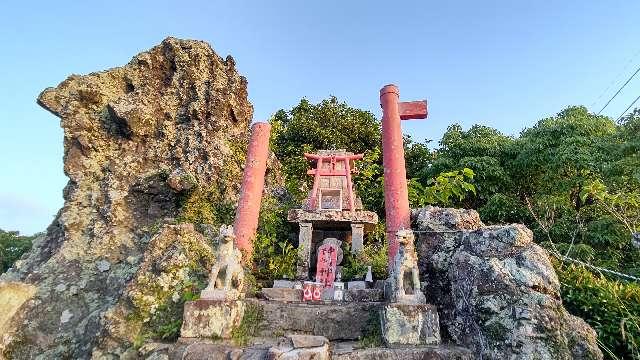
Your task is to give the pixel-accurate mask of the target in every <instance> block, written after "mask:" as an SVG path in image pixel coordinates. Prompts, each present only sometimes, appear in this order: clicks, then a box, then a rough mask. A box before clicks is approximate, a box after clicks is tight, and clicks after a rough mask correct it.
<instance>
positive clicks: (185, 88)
mask: <svg viewBox="0 0 640 360" xmlns="http://www.w3.org/2000/svg"><path fill="white" fill-rule="evenodd" d="M38 103H39V104H40V105H41V106H43V107H44V108H45V109H47V110H49V111H50V112H52V113H53V114H55V115H56V116H58V117H59V118H60V123H61V126H62V128H63V130H64V171H65V174H66V175H67V176H68V177H69V183H68V185H67V186H66V188H65V190H64V193H63V195H64V199H65V204H64V207H63V208H62V209H61V210H60V212H59V213H58V215H57V216H56V218H55V220H54V221H53V223H52V224H51V225H50V226H49V228H48V229H47V233H46V235H45V236H43V237H41V238H39V239H37V240H35V241H34V246H33V250H32V251H31V252H29V253H28V254H27V255H26V256H25V257H24V258H23V259H22V260H20V261H19V262H18V263H17V265H16V266H15V267H14V268H12V269H10V270H9V271H8V272H7V273H5V274H3V275H2V276H1V277H0V284H6V283H8V282H13V283H17V284H22V285H21V286H26V287H33V288H34V289H35V291H34V294H33V296H32V297H31V298H30V300H28V301H25V302H24V303H23V304H22V305H21V306H19V309H18V310H16V311H15V314H14V315H13V316H11V318H10V319H9V320H7V322H6V324H5V326H6V332H5V335H6V336H5V337H4V338H3V341H2V343H0V353H2V354H5V356H13V357H15V358H32V357H35V356H36V355H38V356H41V357H43V358H60V357H65V356H66V357H70V358H77V359H83V358H89V357H91V356H92V354H93V355H94V356H97V355H96V354H100V355H101V356H105V357H109V356H115V357H117V356H121V355H122V351H123V349H126V348H127V346H131V344H130V340H131V339H130V338H131V336H124V337H119V336H118V334H119V333H120V332H121V331H129V330H136V329H133V327H132V325H131V324H132V323H129V322H126V321H123V320H122V319H127V318H130V317H131V316H133V315H131V312H132V311H133V310H135V309H143V308H146V309H147V310H148V311H149V312H151V310H152V309H153V308H154V304H155V301H156V300H158V301H160V299H155V300H153V301H151V300H150V299H149V298H147V296H152V297H153V295H150V294H149V293H147V292H146V291H147V289H143V288H142V287H146V286H148V287H149V289H155V290H153V291H159V289H160V288H162V289H165V288H166V286H174V285H176V284H182V283H183V282H184V281H185V279H187V277H191V272H190V271H185V270H183V269H184V268H185V266H186V267H187V268H189V266H188V265H189V262H191V261H194V259H200V260H202V262H203V264H205V265H206V261H204V259H206V258H207V257H208V256H209V255H205V254H204V253H208V252H209V251H210V250H206V251H205V250H203V249H205V247H206V246H208V245H207V244H208V243H209V242H210V239H209V238H207V237H203V236H202V235H199V234H198V231H196V230H195V228H193V226H191V227H189V226H190V225H188V224H184V225H180V226H177V227H171V226H173V225H167V224H174V223H175V222H176V221H178V220H179V219H183V218H184V217H183V216H182V214H183V212H184V209H183V208H182V207H183V205H184V203H185V202H184V199H185V198H188V197H189V196H190V194H191V193H193V192H194V191H196V190H197V189H206V188H210V187H211V186H216V185H224V186H218V189H217V191H218V193H217V197H216V199H217V200H220V201H224V202H225V203H234V202H235V201H236V200H237V197H238V191H239V187H240V174H241V172H242V164H243V162H244V158H243V157H242V156H239V155H238V154H239V153H244V149H245V148H246V143H247V139H248V136H249V134H248V132H249V123H250V121H251V117H252V112H253V109H252V106H251V104H250V103H249V101H248V99H247V81H246V79H245V78H244V77H242V76H240V75H239V74H238V72H237V71H236V69H235V63H234V60H233V59H232V58H231V57H227V58H226V59H223V58H221V57H220V56H218V55H217V54H216V53H215V52H214V51H213V50H212V49H211V47H210V46H209V45H208V44H206V43H204V42H201V41H192V40H179V39H175V38H167V39H165V40H164V41H163V42H162V43H161V44H160V45H158V46H156V47H154V48H152V49H150V50H149V51H145V52H143V53H140V54H138V55H136V56H135V57H134V58H133V59H132V60H131V61H130V62H129V63H128V64H127V65H125V66H122V67H117V68H113V69H110V70H106V71H102V72H97V73H91V74H88V75H72V76H70V77H69V78H67V79H66V80H65V81H63V82H62V83H60V84H59V85H58V86H57V87H55V88H49V89H46V90H45V91H43V92H42V93H41V94H40V96H39V98H38ZM172 175H173V176H172ZM215 225H219V224H215ZM158 231H160V233H159V234H157V235H156V233H158ZM188 239H191V240H188ZM192 240H193V241H192ZM173 241H175V244H172V245H171V246H173V247H167V248H166V249H165V251H166V252H165V251H157V249H158V248H159V246H160V245H161V244H164V243H167V244H170V243H172V242H173ZM190 241H191V242H190ZM161 247H162V246H160V248H161ZM196 249H200V250H202V251H203V253H197V254H194V253H193V252H194V251H196ZM198 251H199V250H198ZM211 259H213V258H211ZM165 260H166V261H167V262H168V263H166V264H165V263H163V261H165ZM200 260H197V261H200ZM161 263H162V266H160V267H157V266H159V264H161ZM148 264H156V265H153V266H152V267H151V268H146V266H148ZM145 274H146V275H145ZM152 274H156V275H158V276H160V277H159V278H157V279H152V278H145V276H149V277H151V276H153V275H152ZM145 279H146V281H147V283H145ZM61 284H62V285H63V286H61ZM4 288H5V289H6V286H5V287H4ZM2 296H5V290H2V289H0V297H2ZM155 296H158V294H156V295H155ZM163 296H164V295H163ZM166 296H169V297H170V298H174V294H171V293H167V294H166ZM147 300H149V301H148V302H147ZM161 300H162V301H163V302H164V301H166V300H167V299H165V298H162V299H161ZM169 300H170V301H171V299H169ZM125 302H130V304H128V305H127V306H124V303H125ZM157 306H160V305H157ZM157 309H158V308H157V307H156V311H157ZM143 313H144V311H143ZM114 319H115V320H114ZM116 320H117V321H116ZM121 320H122V321H121ZM143 320H144V318H143ZM149 321H152V319H151V318H150V320H149ZM142 323H144V322H142ZM143 325H144V324H139V326H140V329H142V328H143ZM118 327H121V330H117V329H116V328H118ZM131 333H132V334H136V333H137V332H136V331H132V332H131ZM128 335H131V334H128ZM9 352H11V354H9Z"/></svg>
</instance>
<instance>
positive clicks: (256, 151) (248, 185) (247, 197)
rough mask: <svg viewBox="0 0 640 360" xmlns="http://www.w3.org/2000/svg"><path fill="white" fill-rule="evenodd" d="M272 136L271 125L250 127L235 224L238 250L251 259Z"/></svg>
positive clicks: (257, 124) (263, 124) (256, 124)
mask: <svg viewBox="0 0 640 360" xmlns="http://www.w3.org/2000/svg"><path fill="white" fill-rule="evenodd" d="M270 133H271V125H269V124H268V123H255V124H253V126H252V127H251V139H250V140H249V148H248V149H247V160H246V162H245V165H244V174H243V176H242V186H241V188H240V200H239V201H238V209H237V210H236V218H235V221H234V223H233V232H234V234H235V236H236V247H237V248H238V249H240V250H241V251H242V252H243V255H244V256H246V258H247V259H250V258H251V255H252V254H253V238H254V237H255V234H256V230H257V229H258V216H259V215H260V203H261V201H262V190H263V189H264V176H265V172H266V170H267V158H268V156H269V135H270Z"/></svg>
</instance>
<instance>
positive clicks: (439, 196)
mask: <svg viewBox="0 0 640 360" xmlns="http://www.w3.org/2000/svg"><path fill="white" fill-rule="evenodd" d="M474 175H475V173H474V172H473V170H471V169H469V168H464V169H462V170H456V171H449V172H444V173H440V174H438V175H437V176H436V177H435V178H433V179H430V180H429V181H427V184H426V186H425V185H422V184H421V183H420V182H418V180H416V179H411V181H409V201H410V203H411V205H412V206H417V207H420V206H424V205H427V204H431V205H440V206H452V205H454V204H457V203H460V202H461V201H462V200H464V199H465V198H466V197H467V196H468V194H469V193H473V194H474V195H475V193H476V187H475V186H474V185H473V184H471V183H470V182H469V181H472V180H473V177H474Z"/></svg>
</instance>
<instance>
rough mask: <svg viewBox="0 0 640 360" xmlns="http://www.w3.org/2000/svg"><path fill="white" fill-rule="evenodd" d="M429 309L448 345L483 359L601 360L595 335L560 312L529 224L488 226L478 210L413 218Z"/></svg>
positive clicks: (554, 281) (433, 211)
mask: <svg viewBox="0 0 640 360" xmlns="http://www.w3.org/2000/svg"><path fill="white" fill-rule="evenodd" d="M412 221H413V229H414V230H416V232H417V235H418V237H417V241H416V248H417V251H418V257H419V259H420V273H421V275H422V276H423V277H424V279H426V286H425V288H424V292H425V295H426V297H427V302H428V303H431V304H436V305H437V306H438V310H439V313H440V324H441V332H442V337H443V341H447V340H449V341H453V342H455V343H457V344H459V345H462V346H466V347H469V348H471V349H473V350H474V352H475V353H476V356H478V357H481V358H483V359H601V358H602V354H601V352H600V350H599V349H598V346H597V344H596V333H595V331H594V330H593V329H592V328H591V327H589V326H588V325H587V324H586V323H585V322H584V321H583V320H582V319H580V318H578V317H575V316H572V315H570V314H569V313H568V312H567V311H566V310H565V309H564V307H563V306H562V300H561V298H560V284H559V282H558V278H557V276H556V274H555V272H554V270H553V267H552V264H551V262H550V261H549V257H548V255H547V253H546V251H545V250H544V249H542V248H541V247H539V246H538V245H536V244H535V243H533V235H532V233H531V231H530V230H529V229H527V228H526V227H525V226H523V225H517V224H514V225H505V226H484V225H483V224H482V222H481V221H480V218H479V216H478V213H477V212H476V211H473V210H459V209H440V208H436V207H426V208H423V209H418V210H414V211H413V212H412Z"/></svg>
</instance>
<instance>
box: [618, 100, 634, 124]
mask: <svg viewBox="0 0 640 360" xmlns="http://www.w3.org/2000/svg"><path fill="white" fill-rule="evenodd" d="M638 99H640V95H638V97H637V98H636V99H635V100H633V102H632V103H631V105H629V106H627V108H626V109H625V110H624V111H623V112H622V114H620V116H618V118H617V119H616V122H618V121H620V119H622V117H623V116H624V114H626V113H627V111H629V109H631V107H632V106H633V104H635V103H636V102H637V101H638Z"/></svg>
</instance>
